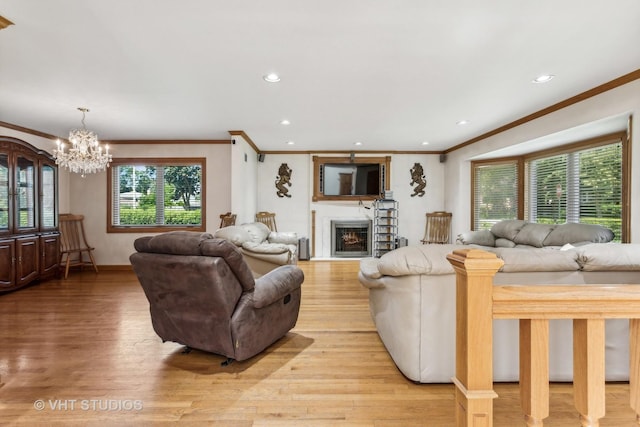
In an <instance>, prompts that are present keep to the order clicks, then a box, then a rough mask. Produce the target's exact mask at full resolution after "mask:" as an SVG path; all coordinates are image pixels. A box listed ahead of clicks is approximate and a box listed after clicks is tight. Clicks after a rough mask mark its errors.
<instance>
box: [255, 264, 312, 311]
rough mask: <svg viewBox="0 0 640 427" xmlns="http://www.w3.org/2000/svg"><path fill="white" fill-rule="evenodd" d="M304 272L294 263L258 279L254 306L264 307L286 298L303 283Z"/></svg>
mask: <svg viewBox="0 0 640 427" xmlns="http://www.w3.org/2000/svg"><path fill="white" fill-rule="evenodd" d="M303 281H304V273H303V272H302V270H301V269H300V268H299V267H296V266H294V265H283V266H281V267H278V268H276V269H274V270H272V271H270V272H268V273H267V274H265V275H264V276H262V277H260V278H259V279H256V288H255V290H254V292H253V306H254V307H255V308H263V307H267V306H268V305H271V304H273V303H274V302H276V301H278V300H280V299H282V298H284V297H285V296H287V295H288V294H290V293H291V292H293V291H295V290H296V289H298V288H299V287H300V285H302V282H303Z"/></svg>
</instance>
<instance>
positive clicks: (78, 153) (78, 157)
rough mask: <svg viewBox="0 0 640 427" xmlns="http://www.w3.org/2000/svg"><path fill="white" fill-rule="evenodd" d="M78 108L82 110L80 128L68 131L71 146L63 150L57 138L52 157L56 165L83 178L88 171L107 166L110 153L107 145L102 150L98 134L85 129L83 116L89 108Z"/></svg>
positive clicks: (101, 169)
mask: <svg viewBox="0 0 640 427" xmlns="http://www.w3.org/2000/svg"><path fill="white" fill-rule="evenodd" d="M78 110H80V111H82V129H73V130H72V131H71V132H69V142H70V143H71V148H69V151H67V152H65V151H64V144H63V143H61V142H60V140H57V141H56V144H57V146H58V148H57V149H56V150H53V157H54V159H55V160H56V164H57V165H60V166H62V167H66V168H68V169H69V170H70V171H71V172H74V173H79V174H81V175H82V177H83V178H84V177H85V175H86V174H88V173H95V172H100V171H103V170H104V169H105V168H106V167H107V166H109V162H111V154H109V146H108V145H105V150H104V152H103V151H102V147H101V146H100V143H99V142H98V135H96V134H95V133H94V132H91V131H89V130H87V128H86V127H85V125H84V117H85V114H86V113H88V112H89V109H88V108H83V107H78Z"/></svg>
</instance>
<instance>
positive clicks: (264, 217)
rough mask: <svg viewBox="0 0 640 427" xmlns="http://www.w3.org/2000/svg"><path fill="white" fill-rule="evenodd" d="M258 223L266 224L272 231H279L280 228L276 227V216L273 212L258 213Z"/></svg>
mask: <svg viewBox="0 0 640 427" xmlns="http://www.w3.org/2000/svg"><path fill="white" fill-rule="evenodd" d="M256 222H261V223H263V224H265V225H266V226H267V227H269V230H271V231H278V227H276V214H275V213H273V212H265V211H262V212H258V213H257V214H256Z"/></svg>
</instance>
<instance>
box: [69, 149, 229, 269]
mask: <svg viewBox="0 0 640 427" xmlns="http://www.w3.org/2000/svg"><path fill="white" fill-rule="evenodd" d="M230 147H231V145H230V144H166V145H153V146H152V145H148V144H118V145H114V146H112V147H111V150H110V151H111V152H112V154H113V157H114V158H118V157H120V158H122V157H205V158H206V192H207V193H206V203H207V206H206V210H207V211H206V218H205V220H206V226H207V231H215V229H217V227H218V225H219V224H220V214H221V213H224V212H227V211H229V210H231V197H230V191H229V189H230V186H231V165H230V162H229V158H230V150H231V148H230ZM69 189H70V194H71V203H70V206H69V212H71V213H75V214H83V215H84V216H85V229H86V231H87V234H88V236H87V240H89V243H90V244H91V245H93V246H95V248H96V250H95V257H96V262H97V263H98V265H128V264H129V255H130V254H131V253H132V252H133V250H134V249H133V241H134V240H135V239H136V238H138V237H140V236H143V235H147V233H107V221H108V212H107V174H106V173H105V172H101V173H97V174H89V175H87V176H86V177H84V178H82V177H81V176H80V175H77V174H72V176H71V179H70V182H69Z"/></svg>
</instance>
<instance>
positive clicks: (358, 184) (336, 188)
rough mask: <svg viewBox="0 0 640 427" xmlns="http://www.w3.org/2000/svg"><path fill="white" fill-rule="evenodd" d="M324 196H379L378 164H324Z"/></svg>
mask: <svg viewBox="0 0 640 427" xmlns="http://www.w3.org/2000/svg"><path fill="white" fill-rule="evenodd" d="M323 169H324V170H323V180H322V181H323V184H324V185H323V187H324V188H323V191H322V194H324V195H325V196H377V195H379V194H380V164H378V163H371V164H366V163H336V164H331V163H326V164H324V168H323Z"/></svg>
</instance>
